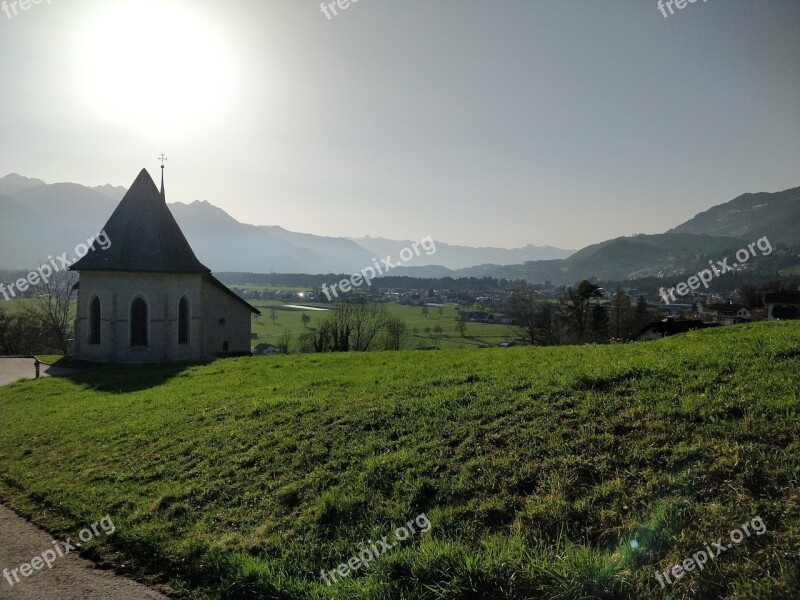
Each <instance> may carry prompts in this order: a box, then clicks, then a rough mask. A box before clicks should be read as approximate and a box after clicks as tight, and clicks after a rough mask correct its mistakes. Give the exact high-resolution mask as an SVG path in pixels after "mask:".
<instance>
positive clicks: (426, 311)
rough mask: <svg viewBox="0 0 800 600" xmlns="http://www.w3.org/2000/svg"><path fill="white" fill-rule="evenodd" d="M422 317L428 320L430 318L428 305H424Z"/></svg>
mask: <svg viewBox="0 0 800 600" xmlns="http://www.w3.org/2000/svg"><path fill="white" fill-rule="evenodd" d="M422 316H423V317H425V318H426V319H427V318H428V305H427V304H423V305H422Z"/></svg>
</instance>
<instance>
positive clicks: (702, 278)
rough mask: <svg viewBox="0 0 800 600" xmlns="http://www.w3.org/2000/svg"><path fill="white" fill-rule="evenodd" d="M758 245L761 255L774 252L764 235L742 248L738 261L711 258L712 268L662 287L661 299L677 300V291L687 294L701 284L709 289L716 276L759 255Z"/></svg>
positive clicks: (666, 300)
mask: <svg viewBox="0 0 800 600" xmlns="http://www.w3.org/2000/svg"><path fill="white" fill-rule="evenodd" d="M756 247H758V249H759V250H761V256H769V255H770V254H772V244H770V242H769V240H768V239H767V236H764V237H762V238H761V239H759V240H758V241H757V242H754V243H752V244H749V245H748V246H747V248H742V249H741V250H739V251H738V252H737V253H736V260H738V261H739V262H738V263H733V265H729V264H728V259H727V258H726V259H724V260H721V261H719V260H718V261H717V263H716V264H714V261H712V260H710V261H708V264H710V265H711V268H710V269H703V270H702V271H700V272H699V273H698V274H697V275H692V276H691V277H689V279H688V280H687V281H686V282H685V283H679V284H678V285H676V286H675V287H673V288H669V290H664V288H663V287H662V288H660V289H659V290H658V293H659V294H660V295H661V299H662V300H663V301H664V303H665V304H669V301H670V299H671V300H672V302H677V300H676V298H675V293H676V292H677V293H678V295H679V296H685V295H686V294H688V293H689V292H690V291H693V290H697V289H699V288H700V286H701V285H702V286H704V287H705V289H708V284H709V283H711V282H712V281H713V279H714V277H719V276H720V275H724V274H725V273H727V272H728V271H733V270H735V269H736V267H738V266H740V265H743V264H745V263H746V262H747V261H748V260H750V259H751V258H754V257H755V256H757V255H756V250H755V249H756ZM717 267H719V268H717Z"/></svg>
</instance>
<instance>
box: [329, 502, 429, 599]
mask: <svg viewBox="0 0 800 600" xmlns="http://www.w3.org/2000/svg"><path fill="white" fill-rule="evenodd" d="M415 524H416V526H417V530H415V529H414V525H415ZM431 527H432V526H431V522H430V520H429V519H428V516H427V515H426V514H425V513H422V514H421V515H419V516H418V517H417V518H415V519H412V520H410V521H409V522H408V523H406V524H405V525H404V526H403V527H398V528H397V529H395V530H394V539H396V540H397V541H396V542H389V541H388V539H389V536H388V535H385V536H383V539H381V540H378V541H377V542H373V541H372V540H369V542H368V543H369V547H368V548H364V549H362V550H361V551H359V552H358V554H357V555H356V556H353V557H352V558H350V560H348V561H347V563H346V564H345V563H343V564H341V565H339V566H338V567H336V568H335V569H333V570H331V571H328V572H327V573H326V572H325V570H324V569H323V570H322V571H320V579H321V580H322V581H324V582H325V583H327V584H328V585H333V584H334V583H336V582H337V581H338V579H337V576H338V577H342V578H344V577H349V576H350V571H357V570H358V569H360V568H361V567H369V564H370V563H371V562H372V561H373V560H375V559H377V558H378V557H379V556H380V555H381V554H383V553H384V552H387V551H389V550H391V549H392V548H394V547H395V546H397V545H399V543H400V542H402V541H405V540H407V539H408V538H410V537H411V536H412V535H414V534H416V533H427V532H429V531H430V530H431Z"/></svg>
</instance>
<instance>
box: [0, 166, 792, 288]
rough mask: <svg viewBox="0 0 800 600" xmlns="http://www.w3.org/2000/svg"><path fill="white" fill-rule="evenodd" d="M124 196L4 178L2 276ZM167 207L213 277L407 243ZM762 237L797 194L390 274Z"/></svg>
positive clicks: (777, 232)
mask: <svg viewBox="0 0 800 600" xmlns="http://www.w3.org/2000/svg"><path fill="white" fill-rule="evenodd" d="M125 191H126V190H125V188H122V187H115V186H111V185H105V186H96V187H94V188H90V187H85V186H81V185H78V184H73V183H59V184H46V183H44V182H43V181H41V180H38V179H31V178H27V177H23V176H21V175H18V174H11V175H8V176H6V177H4V178H2V179H0V236H2V239H3V252H2V254H0V269H20V268H26V269H27V268H32V267H34V266H36V265H38V264H41V262H43V261H44V259H46V257H47V256H50V255H55V254H60V253H61V252H64V251H67V252H71V251H72V249H73V248H74V247H75V246H76V245H77V244H78V243H80V242H82V241H85V240H86V239H87V238H89V237H91V236H92V235H95V234H96V233H97V232H98V231H99V230H100V228H101V227H102V226H103V224H104V223H105V222H106V221H107V219H108V217H109V216H110V215H111V212H113V210H114V208H115V207H116V205H117V203H118V201H119V199H120V198H121V197H122V195H124V193H125ZM169 208H170V210H171V211H172V214H173V215H174V216H175V219H176V220H177V221H178V224H179V225H180V227H181V229H182V230H183V232H184V234H185V235H186V237H187V239H188V240H189V242H190V243H191V245H192V248H193V249H194V251H195V254H196V255H197V257H198V259H200V261H201V262H202V263H204V264H205V265H206V266H208V267H209V268H211V269H212V270H214V271H227V272H254V273H271V272H275V273H309V274H324V273H349V272H355V271H358V270H360V269H362V268H364V267H365V266H368V265H370V264H372V261H373V259H374V258H375V257H380V258H383V257H385V256H392V257H394V258H395V259H396V258H397V257H398V256H399V252H400V250H401V249H403V248H406V247H410V246H411V244H412V243H413V241H410V240H389V239H386V238H373V237H364V238H355V239H348V238H343V237H325V236H318V235H313V234H308V233H296V232H292V231H288V230H286V229H284V228H282V227H279V226H274V225H272V226H267V225H262V226H257V225H248V224H245V223H240V222H239V221H237V220H236V219H234V218H233V217H231V216H230V215H229V214H228V213H226V212H225V211H224V210H222V209H221V208H219V207H217V206H214V205H213V204H211V203H209V202H206V201H195V202H192V203H190V204H183V203H176V204H170V205H169ZM763 236H768V237H769V239H770V240H771V241H772V242H773V243H774V244H778V243H780V242H786V243H800V188H794V189H791V190H786V191H783V192H777V193H774V194H772V193H759V194H744V195H742V196H739V197H738V198H736V199H734V200H732V201H730V202H728V203H726V204H722V205H719V206H715V207H713V208H711V209H709V210H707V211H704V212H702V213H700V214H698V215H697V216H695V217H694V218H693V219H691V220H690V221H687V222H686V223H684V224H682V225H679V226H678V227H675V228H673V229H671V230H670V231H668V232H666V233H663V234H656V235H637V236H631V237H619V238H615V239H612V240H607V241H604V242H601V243H599V244H593V245H591V246H587V247H586V248H583V249H581V250H579V251H577V252H573V251H571V250H562V249H559V248H552V247H548V246H544V247H537V246H534V245H528V246H525V247H523V248H515V249H511V250H508V249H504V248H473V247H469V246H458V245H451V244H446V243H443V242H439V241H437V242H436V249H437V251H436V253H434V254H431V255H430V256H428V255H426V253H425V252H422V253H421V254H420V256H418V257H415V258H414V260H413V261H412V262H410V263H408V265H406V266H403V267H402V271H401V270H396V271H394V272H393V275H401V274H408V275H410V276H424V277H446V276H451V277H483V276H490V277H498V278H509V279H527V280H528V281H536V282H544V281H551V282H553V283H569V282H573V281H576V280H578V279H581V278H584V277H591V276H595V277H598V278H600V279H627V278H629V277H645V276H653V275H659V274H661V273H663V274H670V273H672V272H675V271H678V270H680V269H681V268H682V267H685V266H686V265H687V264H694V263H695V262H696V261H697V260H698V258H704V259H706V258H708V257H711V258H724V257H725V256H726V254H725V253H726V252H728V251H731V250H734V251H735V250H736V249H738V248H741V247H744V246H745V245H746V244H747V243H751V242H754V241H756V240H757V239H759V238H761V237H763ZM417 241H418V240H417ZM112 243H113V240H112ZM548 257H549V258H548ZM473 261H474V262H473ZM498 261H509V262H505V263H504V262H498ZM512 261H513V262H512Z"/></svg>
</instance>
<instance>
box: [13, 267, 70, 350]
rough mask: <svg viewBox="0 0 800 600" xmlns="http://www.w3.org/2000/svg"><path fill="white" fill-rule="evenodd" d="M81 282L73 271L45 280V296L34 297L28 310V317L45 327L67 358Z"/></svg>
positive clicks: (42, 288) (37, 295) (43, 283)
mask: <svg viewBox="0 0 800 600" xmlns="http://www.w3.org/2000/svg"><path fill="white" fill-rule="evenodd" d="M77 282H78V275H77V273H75V272H73V271H57V272H55V273H53V275H52V276H51V277H50V278H49V279H46V280H45V279H43V280H42V283H41V290H40V291H41V293H40V294H34V296H33V298H32V300H31V302H30V304H29V305H28V306H27V307H26V309H25V312H27V314H29V315H30V316H31V317H32V318H33V319H35V320H38V321H39V322H40V323H41V325H42V329H43V330H44V331H45V332H46V333H47V335H48V336H49V337H50V338H51V340H52V343H53V345H54V346H55V347H56V348H58V349H59V350H61V352H63V353H64V354H69V340H68V339H67V338H68V335H67V334H68V333H69V329H70V323H72V317H73V314H72V310H73V301H74V299H75V284H76V283H77Z"/></svg>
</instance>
